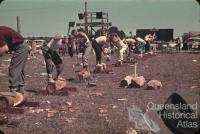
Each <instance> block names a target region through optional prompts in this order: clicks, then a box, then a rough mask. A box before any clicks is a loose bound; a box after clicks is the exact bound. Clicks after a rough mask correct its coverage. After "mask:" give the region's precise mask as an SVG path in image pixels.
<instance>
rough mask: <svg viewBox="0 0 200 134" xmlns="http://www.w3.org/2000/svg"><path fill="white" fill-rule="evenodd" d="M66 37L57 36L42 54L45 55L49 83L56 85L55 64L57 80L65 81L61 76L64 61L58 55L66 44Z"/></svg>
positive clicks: (45, 47)
mask: <svg viewBox="0 0 200 134" xmlns="http://www.w3.org/2000/svg"><path fill="white" fill-rule="evenodd" d="M65 38H66V37H65V36H64V35H62V34H56V35H55V36H54V38H53V39H51V41H50V42H49V43H48V44H47V45H45V46H43V48H42V52H43V55H44V59H45V62H46V70H47V74H48V82H49V83H55V80H54V79H53V74H52V73H53V64H54V65H55V66H56V71H57V74H56V77H55V79H56V80H57V79H59V80H64V79H63V78H62V77H61V76H60V74H61V72H62V70H63V60H62V58H61V57H60V55H59V54H58V50H59V48H60V47H61V46H62V45H64V44H65V43H66V42H65V41H66V39H65ZM52 62H53V63H52Z"/></svg>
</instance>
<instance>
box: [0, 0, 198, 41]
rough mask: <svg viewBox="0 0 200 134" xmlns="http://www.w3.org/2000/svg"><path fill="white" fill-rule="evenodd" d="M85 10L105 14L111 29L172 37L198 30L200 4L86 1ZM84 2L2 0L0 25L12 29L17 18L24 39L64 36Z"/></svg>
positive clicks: (186, 0) (160, 0) (191, 0)
mask: <svg viewBox="0 0 200 134" xmlns="http://www.w3.org/2000/svg"><path fill="white" fill-rule="evenodd" d="M87 2H88V11H92V12H100V11H103V12H108V14H109V21H110V22H112V24H113V26H117V27H119V29H122V30H124V31H125V32H126V33H127V35H128V34H129V32H132V33H133V34H135V31H136V29H145V28H147V29H149V28H154V27H155V28H173V29H174V36H178V35H182V34H183V33H186V32H190V31H200V5H199V4H198V3H197V2H196V1H195V0H87ZM83 10H84V0H5V1H4V2H3V3H2V4H1V5H0V25H4V26H9V27H12V28H13V29H16V27H17V26H16V16H19V17H20V22H21V34H22V35H23V36H25V37H28V36H29V37H32V36H35V37H36V36H44V37H45V36H53V35H55V34H56V33H64V34H66V33H67V30H68V22H69V21H75V22H80V20H79V19H78V13H82V12H83Z"/></svg>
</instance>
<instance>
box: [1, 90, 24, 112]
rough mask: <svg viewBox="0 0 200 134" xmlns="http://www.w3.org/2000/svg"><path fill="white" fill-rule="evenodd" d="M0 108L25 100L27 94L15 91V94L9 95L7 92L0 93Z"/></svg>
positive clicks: (18, 103) (14, 105)
mask: <svg viewBox="0 0 200 134" xmlns="http://www.w3.org/2000/svg"><path fill="white" fill-rule="evenodd" d="M0 94H1V95H0V109H1V110H4V109H7V108H8V107H16V106H19V105H20V104H22V103H23V102H25V101H26V99H27V95H25V94H22V93H18V92H16V96H11V95H9V92H4V93H2V92H1V93H0Z"/></svg>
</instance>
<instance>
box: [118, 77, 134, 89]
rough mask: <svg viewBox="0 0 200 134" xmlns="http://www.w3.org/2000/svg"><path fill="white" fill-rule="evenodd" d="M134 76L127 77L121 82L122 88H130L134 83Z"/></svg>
mask: <svg viewBox="0 0 200 134" xmlns="http://www.w3.org/2000/svg"><path fill="white" fill-rule="evenodd" d="M132 79H133V77H132V76H126V77H125V78H124V79H123V80H122V81H121V82H120V87H129V85H130V84H131V83H132Z"/></svg>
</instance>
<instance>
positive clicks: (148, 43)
mask: <svg viewBox="0 0 200 134" xmlns="http://www.w3.org/2000/svg"><path fill="white" fill-rule="evenodd" d="M149 50H150V42H149V41H146V44H145V52H148V51H149Z"/></svg>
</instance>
